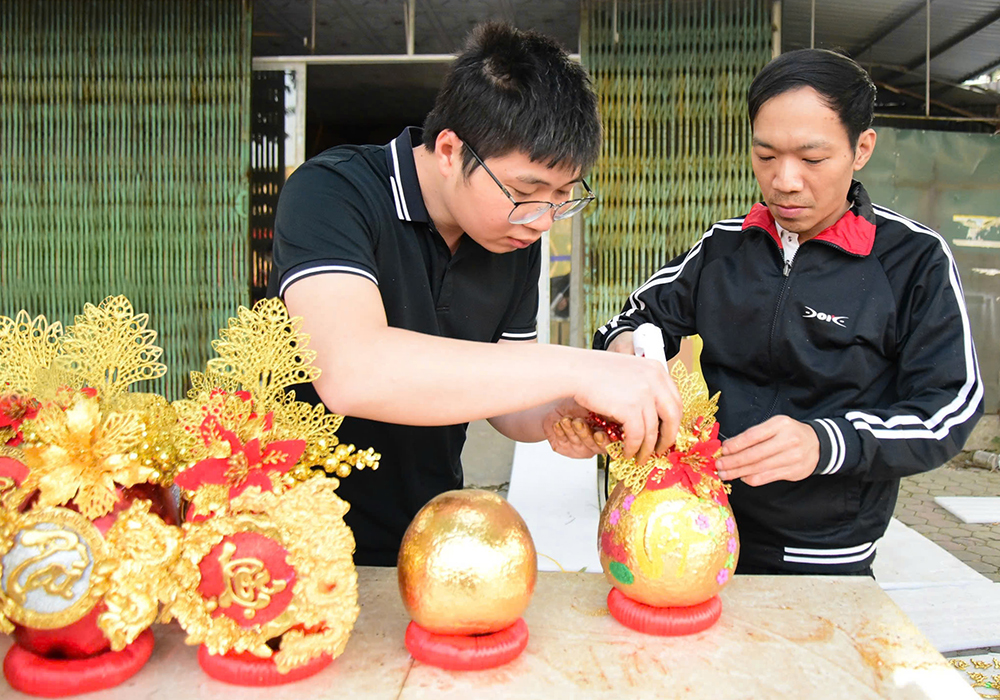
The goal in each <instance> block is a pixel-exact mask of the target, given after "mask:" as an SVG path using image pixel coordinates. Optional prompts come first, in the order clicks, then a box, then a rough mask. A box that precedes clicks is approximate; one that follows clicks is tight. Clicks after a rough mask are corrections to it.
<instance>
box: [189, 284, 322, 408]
mask: <svg viewBox="0 0 1000 700" xmlns="http://www.w3.org/2000/svg"><path fill="white" fill-rule="evenodd" d="M301 326H302V319H300V318H289V316H288V311H287V310H286V309H285V305H284V304H283V303H282V302H281V300H279V299H265V300H263V301H259V302H257V303H256V304H255V305H254V307H253V309H252V310H251V309H247V308H246V307H244V306H241V307H240V308H239V311H238V312H237V317H236V318H230V319H229V325H228V326H227V327H226V328H223V329H221V330H220V331H219V337H220V339H219V340H216V341H214V342H213V343H212V347H213V348H215V351H216V353H217V354H218V357H216V358H213V359H211V360H209V361H208V369H209V371H210V372H214V373H217V374H220V375H223V376H226V377H231V378H234V379H236V380H237V381H238V382H239V383H240V385H241V387H242V388H243V389H245V390H246V391H249V392H250V394H251V395H252V396H253V399H254V402H255V405H256V407H257V410H258V411H260V412H266V411H268V410H270V407H271V405H272V404H273V403H274V402H275V401H277V400H278V398H279V397H280V396H281V394H282V393H283V392H284V390H285V389H286V388H288V387H290V386H292V385H294V384H301V383H304V382H311V381H313V380H315V379H316V378H317V377H319V370H318V369H317V368H315V367H313V366H312V361H313V360H314V359H315V358H316V353H315V352H314V351H312V350H307V349H306V345H307V344H308V342H309V337H308V336H307V335H306V334H304V333H302V332H301V330H300V329H301Z"/></svg>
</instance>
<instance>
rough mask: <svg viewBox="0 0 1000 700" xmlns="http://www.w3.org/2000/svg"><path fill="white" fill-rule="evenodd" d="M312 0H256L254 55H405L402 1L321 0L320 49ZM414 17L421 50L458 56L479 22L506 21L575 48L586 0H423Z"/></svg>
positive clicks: (318, 8)
mask: <svg viewBox="0 0 1000 700" xmlns="http://www.w3.org/2000/svg"><path fill="white" fill-rule="evenodd" d="M312 8H313V1H312V0H255V2H254V39H253V51H254V55H255V56H285V55H299V54H310V53H314V54H317V55H343V54H358V55H368V54H404V53H406V32H405V29H404V17H403V16H404V3H403V2H402V0H316V46H315V47H314V48H313V47H310V46H309V41H310V38H311V35H312ZM415 15H416V16H415V19H414V23H413V24H414V30H415V33H414V44H415V47H414V48H415V51H416V53H422V54H435V53H453V52H455V51H456V50H457V49H458V48H459V47H460V45H461V42H462V39H463V38H464V37H465V35H466V34H467V33H468V32H469V30H470V29H472V27H474V26H475V25H476V24H478V23H479V22H482V21H485V20H489V19H500V20H506V21H508V22H511V23H512V24H514V25H515V26H518V27H522V28H531V29H536V30H538V31H540V32H543V33H545V34H548V35H549V36H552V37H555V38H556V39H558V40H559V41H560V42H561V43H562V44H563V45H564V46H565V47H566V48H567V49H569V50H570V51H576V50H577V45H578V42H579V33H580V0H544V1H543V2H532V1H531V0H417V2H416V12H415Z"/></svg>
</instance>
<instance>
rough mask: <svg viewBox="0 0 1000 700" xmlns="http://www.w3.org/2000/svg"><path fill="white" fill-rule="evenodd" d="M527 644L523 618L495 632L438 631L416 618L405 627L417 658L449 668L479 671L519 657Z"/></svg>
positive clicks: (409, 645) (407, 641)
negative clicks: (453, 632)
mask: <svg viewBox="0 0 1000 700" xmlns="http://www.w3.org/2000/svg"><path fill="white" fill-rule="evenodd" d="M527 645H528V625H527V624H525V622H524V618H523V617H522V618H518V620H517V622H515V623H514V624H513V625H511V626H510V627H508V628H506V629H502V630H500V631H499V632H493V633H492V634H480V635H463V634H435V633H433V632H428V631H427V630H425V629H424V628H423V627H421V626H420V625H418V624H417V623H416V622H411V623H410V624H409V626H408V627H407V628H406V648H407V650H408V651H409V652H410V654H411V655H412V656H413V658H414V659H416V660H417V661H420V662H423V663H425V664H429V665H431V666H437V667H438V668H444V669H447V670H449V671H479V670H482V669H485V668H494V667H496V666H502V665H503V664H505V663H507V662H509V661H513V660H514V659H516V658H517V657H518V656H519V655H520V654H521V652H522V651H524V648H525V647H526V646H527Z"/></svg>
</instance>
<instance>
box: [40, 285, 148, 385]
mask: <svg viewBox="0 0 1000 700" xmlns="http://www.w3.org/2000/svg"><path fill="white" fill-rule="evenodd" d="M148 323H149V316H148V315H147V314H136V313H135V312H134V311H133V309H132V303H131V302H130V301H129V300H128V299H126V298H125V297H124V296H116V297H108V298H107V299H105V300H104V301H102V302H101V304H100V306H94V305H93V304H87V305H85V306H84V307H83V314H82V315H80V316H77V317H76V318H75V320H74V323H73V325H72V326H70V327H69V328H67V329H66V336H65V337H64V338H63V342H62V348H63V352H62V354H61V355H60V356H59V357H58V358H57V359H56V362H55V364H56V365H57V366H60V367H62V368H63V369H66V370H67V371H69V372H70V373H72V374H74V375H75V376H77V377H78V378H79V380H80V381H81V382H82V383H83V384H85V385H86V386H91V387H94V388H96V389H98V390H99V391H100V392H101V393H102V394H105V395H108V396H112V395H114V394H118V393H121V392H124V391H126V390H127V389H128V387H129V386H131V385H132V384H134V383H136V382H138V381H142V380H147V379H156V378H157V377H162V376H163V375H164V374H166V372H167V367H166V365H164V364H163V363H161V362H159V359H160V356H161V355H162V354H163V350H162V349H161V348H159V347H158V346H156V345H155V344H154V343H155V341H156V331H154V330H150V329H148V328H147V327H146V326H147V325H148Z"/></svg>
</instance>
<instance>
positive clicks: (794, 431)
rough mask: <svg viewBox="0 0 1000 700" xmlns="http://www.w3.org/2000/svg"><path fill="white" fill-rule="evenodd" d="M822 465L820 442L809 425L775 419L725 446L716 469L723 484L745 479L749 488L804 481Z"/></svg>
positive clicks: (729, 441)
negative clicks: (776, 482) (779, 482)
mask: <svg viewBox="0 0 1000 700" xmlns="http://www.w3.org/2000/svg"><path fill="white" fill-rule="evenodd" d="M817 464H819V439H818V438H817V437H816V433H815V431H813V429H812V428H811V427H810V426H809V425H807V424H806V423H800V422H799V421H797V420H793V419H791V418H789V417H788V416H774V417H773V418H770V419H768V420H766V421H764V422H763V423H761V424H760V425H755V426H754V427H752V428H750V429H749V430H745V431H744V432H742V433H740V434H739V435H737V436H736V437H734V438H730V439H729V440H726V441H725V442H723V443H722V457H720V458H719V459H717V460H716V462H715V466H716V468H717V469H718V470H719V476H720V477H721V478H722V479H723V481H733V480H734V479H743V481H744V483H746V484H747V485H748V486H762V485H764V484H770V483H771V482H772V481H802V480H803V479H805V478H806V477H807V476H811V475H812V473H813V472H814V471H816V465H817Z"/></svg>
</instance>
